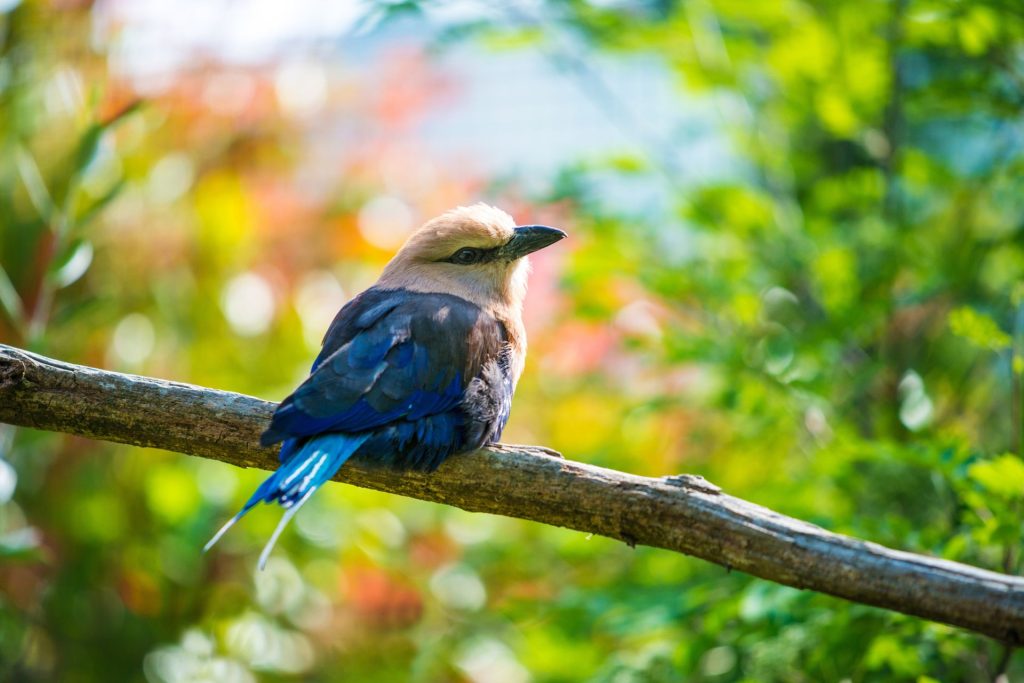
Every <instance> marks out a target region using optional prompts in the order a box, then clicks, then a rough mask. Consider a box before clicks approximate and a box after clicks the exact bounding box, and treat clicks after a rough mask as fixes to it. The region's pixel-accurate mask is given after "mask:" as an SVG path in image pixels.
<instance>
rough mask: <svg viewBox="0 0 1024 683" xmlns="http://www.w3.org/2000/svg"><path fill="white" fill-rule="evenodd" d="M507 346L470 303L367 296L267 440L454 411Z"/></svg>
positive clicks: (333, 335)
mask: <svg viewBox="0 0 1024 683" xmlns="http://www.w3.org/2000/svg"><path fill="white" fill-rule="evenodd" d="M504 343H505V331H504V328H503V327H502V325H501V324H500V323H499V322H498V321H497V320H495V319H494V318H493V317H491V316H490V315H488V314H486V313H484V312H483V311H482V310H481V309H480V308H479V307H477V306H475V305H474V304H471V303H470V302H468V301H466V300H464V299H461V298H458V297H455V296H450V295H446V294H426V293H419V292H409V291H405V290H375V289H371V290H368V291H367V292H365V293H363V294H362V295H360V296H359V297H357V299H355V300H353V301H352V302H351V303H350V304H349V305H348V306H346V307H345V308H344V309H342V311H341V312H340V313H339V314H338V317H337V318H336V319H335V321H334V323H333V324H332V325H331V329H330V330H329V331H328V334H327V337H326V338H325V339H324V349H323V351H322V352H321V354H320V356H319V357H318V358H317V361H316V362H315V363H314V366H313V371H312V373H311V374H310V376H309V378H308V379H307V380H306V381H305V382H304V383H303V384H302V385H301V386H299V388H298V389H296V390H295V392H294V393H293V394H292V395H291V396H289V397H288V398H286V399H285V400H284V401H283V402H282V403H281V405H280V406H279V407H278V409H277V412H276V413H275V414H274V417H273V420H272V422H271V426H270V428H269V429H268V430H267V431H266V432H265V433H264V434H263V437H262V438H261V442H262V443H263V445H270V444H273V443H276V442H278V441H281V440H283V439H287V438H296V437H304V436H311V435H313V434H320V433H323V432H348V433H359V432H364V431H367V430H371V429H375V428H377V427H381V426H383V425H387V424H389V423H393V422H395V421H399V420H406V421H414V420H418V419H420V418H423V417H427V416H430V415H436V414H438V413H442V412H445V411H448V410H450V409H452V408H453V407H455V406H456V405H457V404H458V403H459V402H460V401H461V400H462V397H463V393H464V391H465V389H466V386H467V385H468V384H469V382H470V381H472V379H473V378H474V377H476V376H477V375H478V374H479V372H480V369H481V367H482V366H483V364H484V363H485V362H486V361H487V360H488V359H489V358H493V357H496V356H497V354H498V353H499V352H500V349H501V347H502V345H503V344H504Z"/></svg>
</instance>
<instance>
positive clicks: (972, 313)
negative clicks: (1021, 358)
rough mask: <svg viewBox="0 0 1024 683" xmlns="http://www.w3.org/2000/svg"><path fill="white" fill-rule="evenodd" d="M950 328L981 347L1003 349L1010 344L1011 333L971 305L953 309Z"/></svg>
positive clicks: (992, 349)
mask: <svg viewBox="0 0 1024 683" xmlns="http://www.w3.org/2000/svg"><path fill="white" fill-rule="evenodd" d="M949 329H950V330H952V331H953V334H955V335H956V336H958V337H962V338H963V339H966V340H967V341H968V342H970V343H971V344H972V345H973V346H976V347H978V348H979V349H989V350H991V351H1002V350H1003V349H1006V348H1009V346H1010V342H1011V339H1010V335H1008V334H1006V333H1005V332H1003V331H1002V330H1001V329H999V325H997V324H996V321H995V320H993V319H992V318H990V317H989V316H987V315H985V314H984V313H979V312H978V311H976V310H974V309H973V308H971V307H969V306H961V307H960V308H956V309H953V310H952V311H951V312H950V314H949Z"/></svg>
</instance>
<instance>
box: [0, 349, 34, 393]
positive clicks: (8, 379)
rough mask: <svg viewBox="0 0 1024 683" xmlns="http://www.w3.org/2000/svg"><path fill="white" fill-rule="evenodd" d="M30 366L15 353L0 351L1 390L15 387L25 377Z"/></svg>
mask: <svg viewBox="0 0 1024 683" xmlns="http://www.w3.org/2000/svg"><path fill="white" fill-rule="evenodd" d="M26 372H28V366H27V364H26V363H25V361H24V360H23V359H21V358H19V357H18V356H16V355H15V354H13V353H3V352H0V390H3V389H13V388H15V387H17V386H19V385H20V384H21V383H22V381H23V380H24V379H25V373H26Z"/></svg>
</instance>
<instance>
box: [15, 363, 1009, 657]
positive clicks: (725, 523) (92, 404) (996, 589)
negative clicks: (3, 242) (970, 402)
mask: <svg viewBox="0 0 1024 683" xmlns="http://www.w3.org/2000/svg"><path fill="white" fill-rule="evenodd" d="M274 407H275V406H274V404H272V403H267V402H266V401H261V400H259V399H256V398H252V397H249V396H244V395H241V394H233V393H228V392H224V391H216V390H213V389H206V388H203V387H196V386H192V385H188V384H178V383H175V382H167V381H163V380H158V379H150V378H146V377H137V376H132V375H123V374H119V373H113V372H106V371H103V370H97V369H94V368H89V367H84V366H80V365H72V364H69V363H62V362H60V361H56V360H52V359H49V358H45V357H43V356H38V355H35V354H31V353H28V352H25V351H21V350H19V349H15V348H12V347H9V346H4V345H0V422H8V423H11V424H15V425H22V426H26V427H35V428H37V429H48V430H51V431H58V432H66V433H69V434H78V435H81V436H87V437H92V438H96V439H103V440H106V441H115V442H119V443H128V444H134V445H136V446H148V447H154V448H163V449H166V450H171V451H178V452H181V453H188V454H190V455H195V456H199V457H204V458H211V459H214V460H220V461H222V462H227V463H231V464H233V465H238V466H240V467H259V468H261V469H272V468H273V467H275V466H276V464H277V460H276V454H275V452H274V450H272V449H265V448H260V447H259V445H258V436H259V434H260V432H261V431H262V430H263V428H264V427H265V426H266V425H267V423H268V421H269V419H270V415H271V413H272V412H273V410H274ZM338 479H339V480H340V481H344V482H346V483H349V484H354V485H356V486H363V487H366V488H371V489H377V490H380V491H387V492H389V493H397V494H401V495H405V496H411V497H413V498H420V499H423V500H429V501H434V502H438V503H446V504H448V505H454V506H456V507H460V508H462V509H464V510H470V511H473V512H489V513H493V514H499V515H506V516H510V517H520V518H522V519H529V520H533V521H537V522H543V523H545V524H552V525H555V526H562V527H568V528H570V529H576V530H579V531H584V532H589V533H595V534H600V535H602V536H608V537H610V538H615V539H619V540H622V541H625V542H626V543H629V544H630V545H634V544H638V543H639V544H643V545H649V546H654V547H657V548H665V549H667V550H674V551H676V552H680V553H685V554H687V555H693V556H695V557H699V558H702V559H705V560H708V561H710V562H714V563H716V564H720V565H722V566H724V567H726V568H729V569H737V570H741V571H744V572H747V573H749V574H753V575H754V576H759V577H761V578H763V579H768V580H770V581H775V582H777V583H782V584H785V585H788V586H794V587H796V588H809V589H812V590H816V591H820V592H822V593H828V594H830V595H835V596H838V597H841V598H846V599H847V600H852V601H854V602H859V603H864V604H868V605H875V606H877V607H884V608H886V609H891V610H895V611H898V612H903V613H905V614H910V615H914V616H918V617H923V618H925V619H931V620H934V621H940V622H944V623H946V624H951V625H953V626H959V627H962V628H965V629H970V630H972V631H977V632H978V633H982V634H985V635H987V636H990V637H992V638H995V639H997V640H1001V641H1003V642H1006V643H1008V644H1011V645H1021V644H1022V642H1024V579H1022V578H1020V577H1016V576H1007V575H1003V574H997V573H995V572H990V571H985V570H982V569H977V568H974V567H970V566H967V565H964V564H958V563H956V562H949V561H945V560H939V559H934V558H931V557H925V556H922V555H914V554H912V553H906V552H900V551H897V550H890V549H888V548H884V547H882V546H879V545H876V544H874V543H868V542H865V541H861V540H857V539H854V538H850V537H847V536H840V535H838V534H833V533H830V532H828V531H825V530H824V529H822V528H820V527H817V526H814V525H812V524H808V523H806V522H802V521H799V520H796V519H792V518H789V517H785V516H783V515H780V514H778V513H775V512H772V511H771V510H768V509H765V508H763V507H760V506H758V505H754V504H752V503H748V502H746V501H743V500H740V499H738V498H734V497H732V496H729V495H726V494H724V493H722V492H721V490H720V489H719V488H718V487H716V486H714V485H712V484H709V483H708V482H706V481H705V480H704V479H702V478H701V477H696V476H690V475H680V476H673V477H662V478H660V479H653V478H649V477H639V476H635V475H632V474H625V473H622V472H616V471H614V470H608V469H603V468H600V467H593V466H590V465H584V464H582V463H577V462H573V461H571V460H562V459H559V458H554V457H551V456H550V454H548V453H546V451H545V450H544V449H541V448H533V447H528V446H507V445H499V446H494V447H492V448H486V449H483V450H481V451H478V452H476V453H473V454H470V455H465V456H458V457H453V458H450V459H449V460H448V461H447V462H446V463H445V464H444V465H443V466H442V467H441V469H440V470H438V471H437V472H436V473H434V474H430V475H426V474H420V473H415V472H411V473H398V472H392V471H389V470H380V469H373V468H369V467H367V466H366V465H365V464H364V463H361V462H358V461H356V460H353V461H352V462H350V463H349V464H347V465H346V466H345V467H344V468H343V469H342V471H341V475H340V476H339V477H338Z"/></svg>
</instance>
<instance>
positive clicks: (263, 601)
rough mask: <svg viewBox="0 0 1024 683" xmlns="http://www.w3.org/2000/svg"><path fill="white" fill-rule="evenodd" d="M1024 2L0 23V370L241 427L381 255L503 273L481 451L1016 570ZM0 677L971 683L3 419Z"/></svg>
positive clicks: (832, 603) (122, 11)
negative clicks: (502, 221) (66, 379)
mask: <svg viewBox="0 0 1024 683" xmlns="http://www.w3.org/2000/svg"><path fill="white" fill-rule="evenodd" d="M1022 107H1024V6H1022V5H1021V4H1020V3H1018V2H1014V1H1012V0H974V1H960V0H891V1H886V0H835V1H830V2H824V1H821V2H814V1H811V0H783V1H780V2H761V3H749V2H740V1H737V0H633V1H630V2H625V1H617V0H572V1H568V2H543V1H541V0H516V1H515V2H508V3H506V2H498V1H496V0H494V1H488V0H467V1H459V2H431V1H427V0H424V1H422V2H417V1H397V0H396V1H395V2H373V1H369V0H367V1H359V2H357V1H355V0H352V1H349V2H344V1H337V2H328V1H327V0H323V1H321V0H292V1H291V2H288V3H281V2H270V1H269V0H254V1H251V2H236V1H232V0H179V1H178V2H173V3H170V2H159V1H158V0H102V1H101V0H96V2H88V1H83V0H49V1H46V0H21V1H19V0H0V266H2V268H0V342H3V343H7V344H13V345H16V346H20V347H24V348H29V349H32V350H35V351H38V352H41V353H45V354H48V355H51V356H54V357H57V358H60V359H64V360H67V361H72V362H77V363H85V364H90V365H95V366H99V367H103V368H108V369H113V370H119V371H126V372H133V373H141V374H146V375H153V376H157V377H162V378H167V379H172V380H179V381H185V382H193V383H197V384H202V385H206V386H210V387H216V388H219V389H225V390H232V391H240V392H246V393H249V394H253V395H256V396H260V397H263V398H266V399H270V400H280V399H281V398H283V397H284V396H285V395H286V394H287V393H288V392H289V391H290V390H291V388H293V386H294V385H295V384H296V383H297V382H298V381H300V379H301V378H302V377H303V375H304V374H305V372H306V370H307V369H308V366H309V363H310V360H311V359H312V358H313V357H314V355H315V354H316V352H317V349H318V347H319V343H320V339H321V337H322V335H323V333H324V331H325V329H326V327H327V324H328V323H329V321H330V320H331V318H332V316H333V315H334V313H335V311H336V310H337V309H338V308H339V307H340V305H341V304H343V303H344V302H345V301H346V300H347V299H348V298H349V297H351V296H352V295H354V294H355V293H357V292H359V291H360V290H362V289H363V288H365V287H367V286H368V285H370V284H371V283H372V282H373V281H374V279H375V278H376V276H377V274H378V273H379V271H380V269H381V267H382V266H383V264H384V263H385V262H386V261H387V259H388V258H389V257H390V255H391V254H392V253H393V251H394V250H395V248H396V247H397V246H398V245H400V244H401V242H402V240H403V239H404V237H405V236H406V234H407V233H408V232H409V231H410V230H411V229H413V228H414V227H415V226H417V225H419V224H420V223H421V222H422V221H424V220H426V219H428V218H430V217H432V216H433V215H436V214H437V213H439V212H441V211H443V210H446V209H448V208H451V207H453V206H455V205H458V204H465V203H472V202H475V201H478V200H486V201H488V202H493V203H496V204H498V205H500V206H502V207H504V208H505V209H506V210H508V211H509V212H511V213H512V214H513V215H514V216H515V217H516V219H517V220H518V221H519V222H520V223H546V224H550V225H555V226H558V227H561V228H564V229H565V230H567V231H568V232H569V233H570V235H571V239H570V240H567V241H565V242H563V243H561V244H559V245H558V248H556V249H550V250H546V251H543V252H541V253H540V254H538V255H537V256H536V258H535V260H534V263H535V268H534V274H533V277H532V282H531V290H530V296H529V300H528V304H527V325H528V328H529V331H530V341H531V347H530V349H531V351H530V358H529V360H528V364H527V368H526V374H525V376H524V378H523V380H522V382H521V384H520V388H519V392H518V395H517V400H516V404H515V408H514V410H513V414H512V420H511V422H510V425H509V428H508V430H507V431H506V434H505V438H506V439H507V440H508V441H510V442H520V443H524V442H525V443H537V444H543V445H547V446H550V447H552V448H556V449H558V450H560V451H562V452H564V453H565V454H566V455H567V456H568V457H571V458H574V459H578V460H582V461H584V462H589V463H594V464H598V465H602V466H607V467H613V468H617V469H621V470H625V471H628V472H635V473H638V474H643V475H651V476H662V475H667V474H674V473H679V472H692V473H698V474H702V475H704V476H706V477H708V478H709V479H710V480H711V481H713V482H715V483H717V484H719V485H721V486H723V487H725V489H726V490H727V491H728V492H729V493H732V494H734V495H737V496H741V497H744V498H747V499H749V500H752V501H755V502H757V503H760V504H763V505H767V506H769V507H772V508H774V509H776V510H778V511H780V512H783V513H785V514H788V515H793V516H795V517H799V518H802V519H806V520H809V521H812V522H815V523H818V524H821V525H823V526H825V527H826V528H828V529H831V530H835V531H838V532H843V533H849V534H853V535H856V536H859V537H862V538H866V539H869V540H872V541H876V542H879V543H883V544H886V545H890V546H893V547H896V548H901V549H906V550H911V551H914V552H919V553H926V554H930V555H934V556H938V557H945V558H949V559H953V560H958V561H961V562H967V563H970V564H973V565H976V566H979V567H985V568H987V569H991V570H996V571H1003V572H1009V573H1019V572H1020V569H1021V542H1022V531H1021V524H1020V517H1021V512H1022V510H1021V505H1022V498H1024V461H1022V459H1021V454H1022V445H1021V431H1022V411H1021V399H1022V389H1021V373H1022V369H1024V360H1022V355H1021V352H1022V346H1024V116H1022V111H1024V110H1022ZM0 455H2V459H0V504H2V505H0V678H3V679H4V680H12V681H67V682H77V681H129V680H131V681H142V680H145V681H148V682H149V683H185V682H189V683H192V682H195V683H198V682H201V681H227V682H238V683H245V682H251V681H299V680H301V681H401V680H409V681H421V682H435V681H438V682H443V681H453V682H469V683H485V682H486V683H490V682H493V683H527V682H529V681H538V682H540V681H551V682H557V681H580V680H588V681H607V682H609V683H610V682H614V683H630V682H641V681H723V682H725V681H796V682H800V681H851V682H852V681H896V680H899V681H918V682H919V683H927V682H929V681H992V680H1003V681H1010V680H1022V679H1024V661H1022V660H1021V659H1020V658H1019V657H1017V658H1014V657H1013V656H1012V653H1011V652H1010V651H1009V650H1007V649H1005V648H1003V647H1001V646H998V645H996V644H994V643H992V642H990V641H987V640H985V639H981V638H978V637H975V636H972V635H969V634H967V633H964V632H961V631H957V630H955V629H952V628H948V627H945V626H941V625H937V624H933V623H928V622H924V621H920V620H917V619H912V618H908V617H903V616H900V615H896V614H892V613H889V612H884V611H881V610H877V609H873V608H868V607H864V606H859V605H855V604H851V603H847V602H843V601H840V600H836V599H833V598H829V597H826V596H822V595H817V594H814V593H810V592H801V591H797V590H794V589H790V588H786V587H781V586H778V585H774V584H772V583H767V582H763V581H758V580H753V579H751V578H750V577H749V576H745V575H743V574H740V573H736V572H732V573H728V572H726V571H725V570H724V569H721V568H719V567H717V566H714V565H710V564H707V563H705V562H701V561H697V560H693V559H690V558H686V557H683V556H680V555H676V554H673V553H669V552H664V551H659V550H652V549H649V548H636V549H635V550H634V549H630V548H628V547H626V546H625V545H623V544H621V543H615V542H612V541H609V540H607V539H603V538H599V537H590V536H587V535H586V534H581V533H576V532H571V531H566V530H563V529H555V528H549V527H544V526H540V525H537V524H530V523H525V522H520V521H516V520H511V519H504V518H497V517H492V516H487V515H478V514H469V513H465V512H462V511H459V510H456V509H451V508H447V507H443V506H438V505H432V504H427V503H422V502H418V501H413V500H408V499H404V498H399V497H394V496H388V495H383V494H379V493H374V492H370V491H365V490H360V489H356V488H352V487H346V486H343V485H337V484H336V485H331V486H328V487H327V488H326V489H325V490H323V491H322V492H320V493H319V494H318V495H317V496H316V497H315V498H314V499H312V501H311V502H310V504H309V505H307V506H306V508H305V509H304V510H303V511H302V514H300V515H299V516H298V518H297V519H296V520H295V521H294V522H293V524H292V526H291V527H290V528H289V530H288V532H287V533H286V534H285V535H284V537H283V539H282V542H281V543H280V544H279V546H278V549H277V552H276V553H275V554H274V556H273V558H272V560H271V562H270V565H269V566H268V568H267V570H266V571H265V572H262V573H260V572H256V571H254V565H255V558H256V555H257V554H258V550H259V548H260V547H261V546H262V543H263V541H264V540H265V539H266V538H267V536H268V535H269V533H270V532H271V530H272V528H273V527H274V525H276V523H277V520H278V517H279V512H278V511H277V510H272V509H269V508H261V509H257V510H255V511H254V512H253V513H251V514H250V515H249V517H248V518H246V520H245V522H244V523H243V524H241V525H240V526H239V527H237V528H236V529H235V530H234V531H233V532H232V533H231V534H229V535H228V536H227V537H226V538H225V539H224V540H223V541H222V542H221V544H220V545H219V546H218V547H217V548H216V549H215V551H214V552H212V553H211V554H209V555H206V556H203V555H202V554H200V549H201V547H202V545H203V543H205V541H206V540H207V539H208V538H209V537H210V535H211V533H212V532H213V531H214V530H215V529H216V528H217V527H218V526H219V524H220V523H221V522H222V521H223V520H224V519H225V518H226V517H227V516H229V515H231V514H233V513H234V512H235V510H236V509H237V508H238V507H239V505H240V504H241V503H242V502H243V501H244V499H245V498H246V497H247V496H248V494H249V492H250V491H251V490H252V489H253V488H254V487H255V486H256V485H257V484H258V483H259V482H260V481H261V480H262V478H263V476H264V473H262V472H258V471H242V470H238V469H235V468H233V467H230V466H227V465H223V464H219V463H215V462H207V461H203V460H200V459H196V458H191V457H187V456H183V455H178V454H173V453H165V452H159V451H151V450H143V449H136V448H129V447H124V446H113V445H110V444H104V443H96V442H91V441H87V440H84V439H78V438H72V437H67V436H61V435H55V434H44V433H37V432H32V431H30V430H22V429H19V430H15V429H13V428H9V427H2V428H0Z"/></svg>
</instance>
